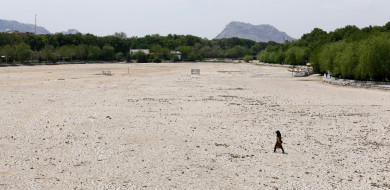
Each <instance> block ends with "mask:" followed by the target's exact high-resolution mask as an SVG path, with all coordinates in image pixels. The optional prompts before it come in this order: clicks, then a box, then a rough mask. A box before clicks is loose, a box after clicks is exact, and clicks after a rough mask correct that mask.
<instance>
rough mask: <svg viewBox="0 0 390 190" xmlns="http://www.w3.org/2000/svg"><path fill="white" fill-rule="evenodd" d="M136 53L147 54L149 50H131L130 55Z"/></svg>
mask: <svg viewBox="0 0 390 190" xmlns="http://www.w3.org/2000/svg"><path fill="white" fill-rule="evenodd" d="M137 52H144V53H145V54H149V53H150V52H149V49H131V50H130V55H131V54H133V53H137Z"/></svg>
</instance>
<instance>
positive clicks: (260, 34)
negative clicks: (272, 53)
mask: <svg viewBox="0 0 390 190" xmlns="http://www.w3.org/2000/svg"><path fill="white" fill-rule="evenodd" d="M233 37H238V38H242V39H249V40H253V41H257V42H269V41H275V42H278V43H284V41H285V40H288V41H293V40H296V39H294V38H292V37H290V36H289V35H287V34H286V33H285V32H281V31H279V30H278V29H276V28H275V27H273V26H271V25H266V24H264V25H252V24H248V23H243V22H231V23H229V24H228V25H227V26H226V28H225V29H224V30H223V31H222V32H221V33H220V34H219V35H218V36H217V37H215V38H216V39H222V38H233Z"/></svg>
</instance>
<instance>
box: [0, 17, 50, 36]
mask: <svg viewBox="0 0 390 190" xmlns="http://www.w3.org/2000/svg"><path fill="white" fill-rule="evenodd" d="M7 30H11V31H15V30H17V31H19V32H23V33H26V32H29V33H34V32H35V25H34V24H25V23H21V22H18V21H15V20H3V19H0V32H7ZM37 34H50V32H49V31H48V30H47V29H46V28H44V27H42V26H37Z"/></svg>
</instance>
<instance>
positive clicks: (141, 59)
mask: <svg viewBox="0 0 390 190" xmlns="http://www.w3.org/2000/svg"><path fill="white" fill-rule="evenodd" d="M134 57H135V58H136V60H137V63H147V62H148V58H147V55H146V54H145V53H144V52H142V51H139V52H136V53H134Z"/></svg>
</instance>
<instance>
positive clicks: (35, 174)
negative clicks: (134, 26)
mask: <svg viewBox="0 0 390 190" xmlns="http://www.w3.org/2000/svg"><path fill="white" fill-rule="evenodd" d="M193 68H199V69H200V70H201V74H200V75H190V70H191V69H193ZM128 69H129V70H130V74H127V73H128ZM102 70H110V71H111V72H112V74H113V75H112V76H104V75H100V73H101V71H102ZM0 79H1V80H0V89H1V90H0V98H1V101H0V115H1V120H0V127H1V128H0V132H1V133H0V150H1V151H0V189H277V188H278V189H293V188H296V189H334V188H337V189H386V188H390V182H389V181H390V168H389V167H390V159H389V157H390V137H389V134H390V133H389V132H390V92H389V91H383V90H375V89H364V88H350V87H342V86H334V85H329V84H324V83H322V82H321V81H320V79H321V77H319V76H311V77H308V78H292V77H291V73H289V72H287V69H286V68H278V67H264V66H255V65H251V64H222V63H177V64H171V63H170V64H168V63H164V64H130V65H126V64H87V65H58V66H34V67H7V68H0ZM276 130H280V131H281V133H282V136H283V142H284V144H283V146H284V148H285V150H286V153H287V154H281V151H280V150H278V151H277V153H273V146H274V143H275V140H276V137H275V131H276Z"/></svg>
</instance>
